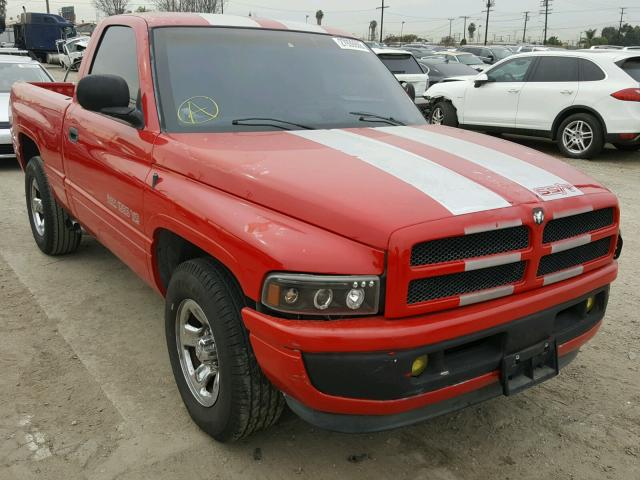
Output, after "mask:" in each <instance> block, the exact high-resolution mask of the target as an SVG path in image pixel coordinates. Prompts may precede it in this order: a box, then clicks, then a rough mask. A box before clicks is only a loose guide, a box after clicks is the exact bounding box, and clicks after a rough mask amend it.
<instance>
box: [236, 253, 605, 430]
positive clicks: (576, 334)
mask: <svg viewBox="0 0 640 480" xmlns="http://www.w3.org/2000/svg"><path fill="white" fill-rule="evenodd" d="M616 274H617V263H615V262H613V263H611V264H609V265H607V266H605V267H602V268H599V269H597V270H594V271H591V272H588V273H585V274H584V275H582V276H580V277H577V278H574V279H572V280H571V281H565V282H560V283H558V284H554V285H550V286H548V287H544V288H541V289H537V290H534V291H530V292H524V293H522V294H519V295H514V296H512V297H510V298H506V299H498V300H493V301H490V302H485V303H482V304H477V305H471V306H467V307H462V308H458V309H452V310H449V311H444V312H438V313H433V314H429V315H422V316H418V317H411V318H407V319H396V320H387V319H384V318H383V317H373V318H366V319H354V320H338V321H328V322H320V321H294V320H283V319H279V318H274V317H269V316H268V315H265V314H262V313H259V312H256V311H255V310H252V309H248V308H245V309H244V310H243V311H242V315H243V320H244V323H245V325H246V327H247V329H248V330H249V331H250V338H251V343H252V346H253V349H254V352H255V355H256V358H257V360H258V362H259V364H260V366H261V368H262V370H263V371H264V373H265V374H266V375H267V377H268V378H269V379H270V380H271V382H272V383H273V384H274V385H275V386H276V387H277V388H279V389H280V390H281V391H282V392H283V393H284V394H285V395H286V397H287V401H288V403H289V404H290V406H291V408H292V409H293V410H294V411H295V412H296V413H298V414H299V415H300V416H301V417H303V418H304V419H306V420H307V421H309V422H311V423H316V424H318V425H321V426H325V427H326V428H331V429H334V430H347V431H355V430H358V431H367V430H379V429H383V428H393V427H396V426H400V425H405V424H407V423H412V422H415V421H419V420H421V419H424V418H429V417H430V416H433V415H435V414H439V413H445V412H446V411H450V410H451V409H456V408H460V406H464V405H467V404H469V403H470V402H475V401H479V400H482V399H484V398H489V397H490V396H495V395H498V394H500V393H501V392H502V387H501V386H500V373H499V370H498V369H497V368H498V367H497V366H498V364H499V362H500V360H501V358H502V357H503V356H504V355H505V354H508V353H511V352H512V351H514V350H515V351H517V350H518V349H520V348H522V347H525V346H527V345H530V344H533V343H535V342H537V341H538V340H539V338H542V337H545V336H548V335H549V336H554V337H555V339H556V342H557V344H558V355H559V357H560V358H561V361H560V364H561V365H562V364H563V363H566V359H564V360H562V358H563V357H565V356H567V355H569V354H570V353H572V352H574V351H575V350H576V349H577V348H579V347H580V345H582V344H583V343H585V342H586V341H588V340H589V339H590V338H591V337H592V336H593V335H595V333H596V331H597V329H598V328H599V326H600V322H601V319H602V317H603V315H604V309H605V307H606V297H607V292H608V285H609V284H610V283H611V282H612V281H613V280H614V279H615V277H616ZM594 294H598V295H599V298H600V300H599V305H600V307H601V308H599V310H598V312H597V315H596V314H595V312H594V314H592V315H588V316H587V317H585V318H581V317H580V318H578V317H575V318H574V317H572V316H571V315H569V316H567V315H568V314H566V313H562V314H560V313H561V312H566V311H567V310H571V309H572V308H575V309H578V308H579V307H576V305H579V304H581V303H584V299H585V298H587V297H588V296H591V295H594ZM568 299H571V300H570V301H569V300H568ZM594 315H595V316H594ZM569 317H571V318H573V320H567V319H568V318H569ZM536 319H537V320H536ZM567 322H568V323H567ZM487 338H489V339H490V340H489V341H488V343H485V344H484V345H482V340H483V339H487ZM509 339H510V340H509ZM478 341H481V342H480V343H478ZM474 349H479V350H477V351H479V352H480V357H477V356H474V352H473V351H474ZM447 351H448V352H447ZM422 352H432V353H434V354H435V353H437V352H442V359H445V357H446V356H447V353H448V354H452V353H453V354H454V356H450V357H449V358H448V360H446V361H451V362H452V363H451V368H448V370H449V373H448V374H447V375H446V377H447V378H445V379H444V380H442V379H441V378H439V377H440V375H439V373H440V371H441V370H440V371H437V369H436V370H434V371H432V372H430V375H426V373H427V372H425V375H426V376H425V377H424V378H422V377H421V379H409V380H411V381H410V382H403V380H407V377H406V376H404V377H403V373H406V363H403V362H405V361H406V360H407V359H411V358H414V356H415V355H416V354H420V353H422ZM469 352H471V353H469ZM380 353H383V355H382V356H381V355H380ZM352 355H353V357H351V356H352ZM455 355H458V357H457V360H456V358H455ZM358 357H360V358H358ZM340 358H343V359H346V360H345V361H342V362H341V361H340ZM362 358H368V359H369V360H371V361H372V363H369V362H364V363H363V362H362V361H361V360H362ZM434 358H438V357H437V355H436V356H434ZM567 358H570V357H567ZM318 359H322V361H320V362H318V361H317V360H318ZM336 359H338V361H337V362H336V361H335V360H336ZM381 359H383V360H387V361H386V362H385V361H382V363H381ZM353 360H355V361H353ZM394 360H396V362H394ZM457 361H459V362H458V363H456V362H457ZM318 365H320V368H319V367H318ZM394 365H399V366H398V367H395V369H394ZM434 365H435V366H437V365H438V363H437V362H435V363H434ZM440 365H442V364H440ZM456 365H457V366H456ZM381 366H382V367H384V368H382V370H380V376H379V378H378V377H376V375H375V371H374V370H376V369H377V368H380V367H381ZM327 368H328V369H329V372H330V373H331V372H333V374H334V375H331V374H329V375H326V372H325V374H322V373H319V371H322V370H323V369H325V370H326V369H327ZM436 371H437V373H438V375H436V376H435V377H437V378H434V377H433V375H431V374H433V373H434V372H436ZM362 372H364V373H365V374H366V375H365V376H364V377H363V376H360V375H361V373H362ZM332 376H333V377H335V378H334V379H333V380H332V379H331V377H332ZM372 379H374V380H372ZM332 382H333V383H332ZM380 385H383V386H384V387H385V388H384V389H381V388H379V387H380ZM376 387H378V388H376ZM476 391H477V392H476ZM372 392H375V393H372ZM472 392H476V393H475V394H472ZM458 397H459V398H458ZM456 399H457V400H456ZM452 402H453V403H452ZM445 403H446V404H445ZM435 405H438V406H435ZM452 405H453V406H452ZM458 405H460V406H458ZM434 412H435V413H434ZM438 412H439V413H438ZM345 416H346V417H353V418H351V419H347V418H346V417H345ZM385 418H386V420H385ZM331 419H333V420H335V421H329V420H331ZM354 419H355V420H354ZM349 425H356V426H358V428H357V429H354V428H351V427H349Z"/></svg>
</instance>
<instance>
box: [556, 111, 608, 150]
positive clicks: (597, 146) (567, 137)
mask: <svg viewBox="0 0 640 480" xmlns="http://www.w3.org/2000/svg"><path fill="white" fill-rule="evenodd" d="M557 141H558V149H559V150H560V152H561V153H562V154H563V155H564V156H565V157H569V158H582V159H589V158H593V157H595V156H596V155H598V154H599V153H600V152H601V151H602V149H603V148H604V129H603V128H602V125H601V124H600V121H599V120H598V119H597V118H596V117H594V116H593V115H590V114H588V113H576V114H574V115H570V116H569V117H567V118H566V119H565V120H564V121H563V122H562V123H561V124H560V128H559V129H558V134H557Z"/></svg>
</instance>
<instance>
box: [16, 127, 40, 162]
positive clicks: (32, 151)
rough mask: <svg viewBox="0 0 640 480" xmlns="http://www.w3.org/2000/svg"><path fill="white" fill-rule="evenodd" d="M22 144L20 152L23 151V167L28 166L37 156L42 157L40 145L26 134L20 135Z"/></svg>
mask: <svg viewBox="0 0 640 480" xmlns="http://www.w3.org/2000/svg"><path fill="white" fill-rule="evenodd" d="M18 138H19V142H20V151H21V154H22V155H21V156H20V158H21V162H22V163H23V165H22V166H23V167H25V166H26V164H27V162H28V161H29V160H31V159H32V158H33V157H35V156H36V155H40V149H38V145H36V142H34V141H33V140H32V139H31V138H29V137H27V136H26V135H25V134H24V133H21V134H20V135H19V137H18Z"/></svg>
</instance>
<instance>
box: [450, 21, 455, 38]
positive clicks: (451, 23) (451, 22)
mask: <svg viewBox="0 0 640 480" xmlns="http://www.w3.org/2000/svg"><path fill="white" fill-rule="evenodd" d="M454 20H455V18H450V19H449V38H451V25H453V21H454Z"/></svg>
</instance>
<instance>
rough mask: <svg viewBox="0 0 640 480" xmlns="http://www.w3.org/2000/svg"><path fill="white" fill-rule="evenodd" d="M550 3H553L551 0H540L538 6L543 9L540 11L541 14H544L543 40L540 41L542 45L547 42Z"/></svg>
mask: <svg viewBox="0 0 640 480" xmlns="http://www.w3.org/2000/svg"><path fill="white" fill-rule="evenodd" d="M552 3H553V0H541V1H540V6H541V7H542V8H543V9H544V11H541V12H540V13H541V14H543V15H544V41H543V42H542V44H543V45H546V44H547V26H548V22H549V13H551V11H550V10H549V7H551V4H552Z"/></svg>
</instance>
